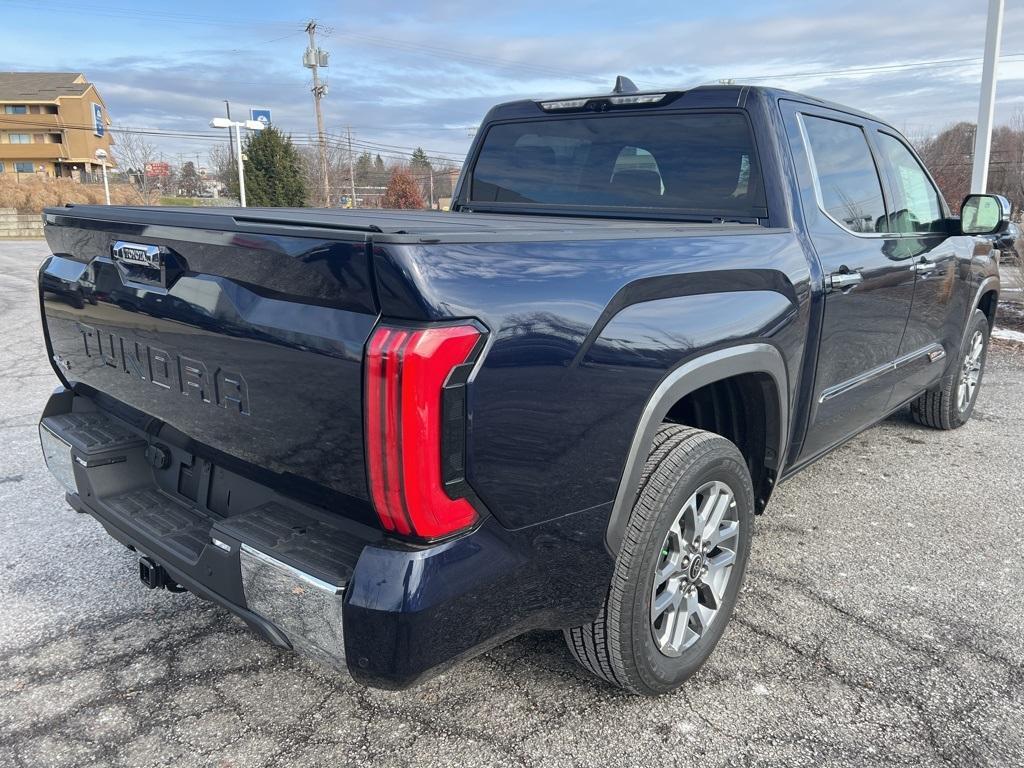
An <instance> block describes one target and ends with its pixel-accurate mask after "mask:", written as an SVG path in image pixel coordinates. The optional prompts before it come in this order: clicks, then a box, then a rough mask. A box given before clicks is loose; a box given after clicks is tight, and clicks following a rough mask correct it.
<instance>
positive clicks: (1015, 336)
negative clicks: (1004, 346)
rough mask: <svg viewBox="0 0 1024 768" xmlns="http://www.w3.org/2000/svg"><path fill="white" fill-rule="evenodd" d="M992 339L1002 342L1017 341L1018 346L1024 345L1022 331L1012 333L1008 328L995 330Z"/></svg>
mask: <svg viewBox="0 0 1024 768" xmlns="http://www.w3.org/2000/svg"><path fill="white" fill-rule="evenodd" d="M992 338H993V339H1000V340H1002V341H1016V342H1017V343H1018V344H1024V333H1021V332H1020V331H1011V330H1010V329H1008V328H993V329H992Z"/></svg>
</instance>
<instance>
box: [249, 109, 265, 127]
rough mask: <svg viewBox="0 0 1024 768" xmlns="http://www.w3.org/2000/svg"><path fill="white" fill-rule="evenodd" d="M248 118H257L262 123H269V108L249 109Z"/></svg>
mask: <svg viewBox="0 0 1024 768" xmlns="http://www.w3.org/2000/svg"><path fill="white" fill-rule="evenodd" d="M249 119H250V120H259V121H260V122H261V123H263V124H264V125H270V110H269V109H250V110H249Z"/></svg>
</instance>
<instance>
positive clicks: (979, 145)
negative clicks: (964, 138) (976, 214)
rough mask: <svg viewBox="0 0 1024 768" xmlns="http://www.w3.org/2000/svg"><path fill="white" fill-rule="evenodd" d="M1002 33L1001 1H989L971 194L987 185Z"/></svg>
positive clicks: (981, 191)
mask: <svg viewBox="0 0 1024 768" xmlns="http://www.w3.org/2000/svg"><path fill="white" fill-rule="evenodd" d="M1002 32H1003V0H989V3H988V26H987V28H986V30H985V60H984V64H983V65H982V69H981V102H980V103H979V104H978V130H977V131H975V133H974V166H973V168H972V169H971V192H974V193H977V194H984V192H985V188H986V187H987V186H988V160H989V154H990V153H991V151H992V119H993V117H994V115H995V107H996V66H997V65H998V63H999V45H1000V38H1001V37H1002Z"/></svg>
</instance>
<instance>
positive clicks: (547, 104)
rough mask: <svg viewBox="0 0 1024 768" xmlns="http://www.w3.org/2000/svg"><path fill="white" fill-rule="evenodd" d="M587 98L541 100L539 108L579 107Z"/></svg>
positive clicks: (584, 104) (585, 102)
mask: <svg viewBox="0 0 1024 768" xmlns="http://www.w3.org/2000/svg"><path fill="white" fill-rule="evenodd" d="M587 101H589V99H562V100H561V101H542V102H541V103H540V108H541V109H545V110H547V111H549V112H550V111H552V110H555V109H579V108H580V107H584V106H586V104H587Z"/></svg>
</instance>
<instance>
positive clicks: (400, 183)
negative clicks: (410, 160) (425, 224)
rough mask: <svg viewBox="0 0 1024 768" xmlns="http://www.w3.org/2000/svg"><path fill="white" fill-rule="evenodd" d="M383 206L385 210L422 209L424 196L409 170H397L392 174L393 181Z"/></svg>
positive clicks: (387, 190)
mask: <svg viewBox="0 0 1024 768" xmlns="http://www.w3.org/2000/svg"><path fill="white" fill-rule="evenodd" d="M381 205H383V206H384V207H385V208H422V207H423V195H421V194H420V185H419V184H417V183H416V177H415V176H413V175H412V173H411V172H410V171H409V169H408V168H395V169H394V170H393V171H392V172H391V180H390V181H388V188H387V189H386V190H385V191H384V199H383V200H381Z"/></svg>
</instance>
